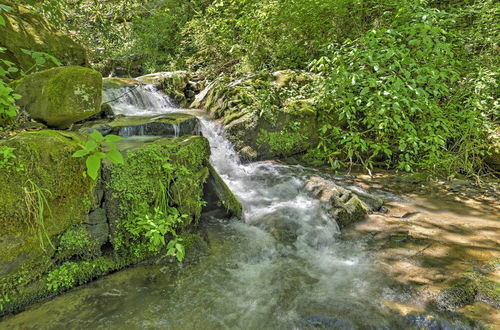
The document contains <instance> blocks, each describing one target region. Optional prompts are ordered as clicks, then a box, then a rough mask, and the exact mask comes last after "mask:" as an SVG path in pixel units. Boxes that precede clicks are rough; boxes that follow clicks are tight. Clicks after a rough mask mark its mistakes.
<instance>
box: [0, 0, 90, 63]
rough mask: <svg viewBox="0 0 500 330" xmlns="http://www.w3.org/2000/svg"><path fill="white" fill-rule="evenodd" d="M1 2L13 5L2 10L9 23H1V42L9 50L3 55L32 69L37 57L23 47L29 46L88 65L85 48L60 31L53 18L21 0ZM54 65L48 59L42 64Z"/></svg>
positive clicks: (6, 58)
mask: <svg viewBox="0 0 500 330" xmlns="http://www.w3.org/2000/svg"><path fill="white" fill-rule="evenodd" d="M0 4H2V5H7V6H9V7H11V10H9V11H2V16H3V17H4V18H5V26H0V46H1V47H4V48H6V51H5V52H4V53H0V59H3V60H7V61H10V62H12V63H14V64H15V65H16V67H18V68H19V69H22V70H23V71H28V70H30V69H31V68H32V67H33V65H34V64H35V60H34V59H33V58H32V57H31V56H30V55H28V54H25V53H24V52H23V51H22V49H26V50H30V51H36V52H44V53H48V54H50V55H52V56H54V57H56V58H57V59H58V60H59V61H61V62H62V63H63V64H65V65H82V66H86V65H87V62H88V61H87V55H86V53H85V49H84V48H83V47H82V46H80V45H79V44H77V43H76V42H74V41H73V40H72V39H71V38H70V37H68V36H65V35H63V34H61V33H59V32H58V30H57V29H56V28H55V27H53V26H52V25H51V24H50V23H49V22H47V21H46V20H44V19H43V18H41V17H40V16H39V15H37V14H35V13H34V12H32V11H30V10H28V9H27V8H26V7H25V6H23V5H21V4H19V3H16V2H12V1H7V0H0ZM54 66H55V64H54V63H53V62H51V61H47V62H46V63H44V64H43V65H42V68H45V69H47V68H50V67H54Z"/></svg>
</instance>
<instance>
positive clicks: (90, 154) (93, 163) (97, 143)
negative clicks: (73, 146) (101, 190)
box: [73, 130, 123, 180]
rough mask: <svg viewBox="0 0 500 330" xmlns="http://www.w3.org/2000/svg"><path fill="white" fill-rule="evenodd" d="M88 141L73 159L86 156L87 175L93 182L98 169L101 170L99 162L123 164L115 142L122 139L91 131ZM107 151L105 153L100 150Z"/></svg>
mask: <svg viewBox="0 0 500 330" xmlns="http://www.w3.org/2000/svg"><path fill="white" fill-rule="evenodd" d="M89 137H90V140H89V141H87V143H86V144H85V145H84V146H82V149H81V150H78V151H77V152H75V153H74V154H73V157H85V156H87V160H86V162H85V163H86V165H87V175H88V176H89V177H91V178H92V179H93V180H96V179H97V175H98V173H99V169H100V168H101V160H102V159H108V160H109V161H111V162H112V163H113V164H123V156H122V154H121V153H120V152H119V151H118V149H117V148H116V144H115V143H116V142H119V141H121V140H123V138H122V137H120V136H117V135H113V134H109V135H106V136H102V134H101V133H100V132H99V131H98V130H94V131H92V133H90V134H89ZM103 149H108V151H106V152H102V151H101V150H103Z"/></svg>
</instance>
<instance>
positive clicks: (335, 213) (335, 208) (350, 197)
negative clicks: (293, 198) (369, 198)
mask: <svg viewBox="0 0 500 330" xmlns="http://www.w3.org/2000/svg"><path fill="white" fill-rule="evenodd" d="M305 188H306V190H307V191H309V192H310V193H311V194H312V195H313V196H314V197H315V198H317V199H319V200H320V201H321V202H322V204H323V207H324V208H325V209H326V210H327V211H328V213H329V214H330V215H331V216H332V217H333V219H335V221H337V224H338V225H339V227H340V228H341V229H342V228H345V227H348V226H350V225H351V224H353V223H356V222H358V221H361V220H363V219H365V217H366V215H367V213H368V211H369V210H370V209H369V206H368V205H367V204H365V203H363V202H362V201H361V200H360V199H359V198H358V196H357V195H356V194H355V193H353V192H352V191H350V190H347V189H345V188H342V187H340V186H338V185H336V184H334V183H333V182H330V181H328V180H325V179H323V178H320V177H317V176H313V177H311V178H309V180H308V181H307V183H306V186H305Z"/></svg>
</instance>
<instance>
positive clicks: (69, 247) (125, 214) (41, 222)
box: [0, 130, 241, 316]
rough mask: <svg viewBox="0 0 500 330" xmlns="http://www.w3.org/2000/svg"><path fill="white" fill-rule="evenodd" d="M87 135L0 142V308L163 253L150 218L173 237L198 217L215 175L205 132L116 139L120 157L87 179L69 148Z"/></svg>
mask: <svg viewBox="0 0 500 330" xmlns="http://www.w3.org/2000/svg"><path fill="white" fill-rule="evenodd" d="M86 139H87V137H86V136H85V135H84V134H82V133H75V132H67V131H65V132H62V131H54V130H44V131H39V132H29V133H28V132H24V133H21V134H19V135H17V136H15V137H13V138H11V139H9V140H3V141H0V185H1V186H2V187H3V188H2V194H0V205H1V208H0V249H1V251H2V253H0V316H1V315H4V314H6V313H10V312H16V311H19V310H22V309H23V308H25V307H26V306H27V305H29V304H31V303H33V302H35V301H38V300H40V299H42V298H46V297H50V296H53V295H56V294H58V293H60V292H62V291H65V290H67V289H69V288H72V287H74V286H76V285H79V284H83V283H86V282H88V281H91V280H92V279H95V278H97V277H99V276H103V275H106V274H107V273H109V272H112V271H116V270H118V269H121V268H123V267H126V266H129V265H132V264H135V263H138V262H142V261H145V260H147V259H148V258H151V257H155V256H159V255H162V254H164V253H165V252H166V247H165V246H164V245H162V244H160V245H158V244H153V243H152V242H151V239H150V237H149V236H148V235H149V234H150V233H151V232H153V231H154V230H153V229H154V228H151V227H149V226H150V225H151V224H152V223H157V224H160V223H163V224H164V225H165V222H167V223H168V225H169V226H176V230H177V233H178V234H179V236H182V232H184V231H187V230H188V229H189V228H188V226H189V225H190V224H192V223H196V222H197V221H198V220H199V219H200V216H201V212H202V209H203V206H204V205H205V202H204V201H203V197H204V192H205V193H206V191H207V190H206V189H205V186H206V181H207V179H208V178H209V176H216V177H218V176H217V174H216V172H215V170H214V169H213V168H212V167H211V166H210V163H209V157H210V146H209V144H208V141H207V140H206V139H205V138H204V137H201V136H183V137H180V138H177V139H170V138H161V139H157V140H155V141H151V142H148V143H142V144H139V145H136V146H134V147H130V146H128V142H127V141H123V142H120V143H118V144H117V145H118V148H119V150H121V152H122V153H123V154H124V156H125V163H124V164H110V163H108V162H107V161H103V166H102V168H101V173H100V175H99V176H98V179H97V180H96V181H93V180H91V179H89V178H88V177H86V176H84V175H83V173H84V172H85V170H86V167H85V159H84V158H74V157H72V154H73V153H74V152H75V151H77V150H79V149H80V148H81V146H82V145H83V144H84V143H85V140H86ZM215 185H216V186H217V187H216V190H217V192H216V193H215V195H216V196H218V198H219V200H220V201H221V205H220V207H222V208H224V209H225V210H227V212H232V214H234V215H239V214H241V205H240V204H239V202H238V201H237V200H236V199H235V198H234V196H233V195H232V194H231V193H230V191H229V190H228V189H227V187H226V186H225V185H224V183H223V182H222V181H218V182H216V183H215ZM144 218H147V219H150V220H151V219H152V220H153V222H146V223H145V222H144V221H142V220H141V219H144ZM155 228H160V227H155ZM186 237H189V235H187V236H186ZM164 238H165V241H166V242H168V240H170V239H171V238H172V235H171V233H169V234H168V235H166V237H165V236H164ZM179 238H180V237H179ZM186 241H187V239H186ZM182 242H184V241H182ZM186 245H187V243H186Z"/></svg>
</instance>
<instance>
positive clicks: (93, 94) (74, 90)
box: [15, 66, 102, 129]
mask: <svg viewBox="0 0 500 330" xmlns="http://www.w3.org/2000/svg"><path fill="white" fill-rule="evenodd" d="M15 86H16V87H15V91H16V93H18V94H20V95H21V96H22V98H21V99H20V100H18V101H17V104H18V105H19V106H20V107H21V108H22V109H23V110H25V111H26V112H27V113H28V114H29V115H30V116H31V118H33V119H34V120H37V121H40V122H43V123H45V124H47V125H48V126H49V127H55V128H60V129H63V128H68V127H70V126H71V125H72V124H73V123H76V122H78V121H82V120H84V119H87V118H89V117H91V116H93V115H95V114H97V113H98V112H99V111H100V110H101V98H102V77H101V74H100V73H99V72H97V71H94V70H92V69H88V68H83V67H78V66H70V67H59V68H53V69H49V70H45V71H40V72H37V73H33V74H30V75H28V76H26V77H24V78H22V79H21V80H20V81H18V82H16V84H15Z"/></svg>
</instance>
